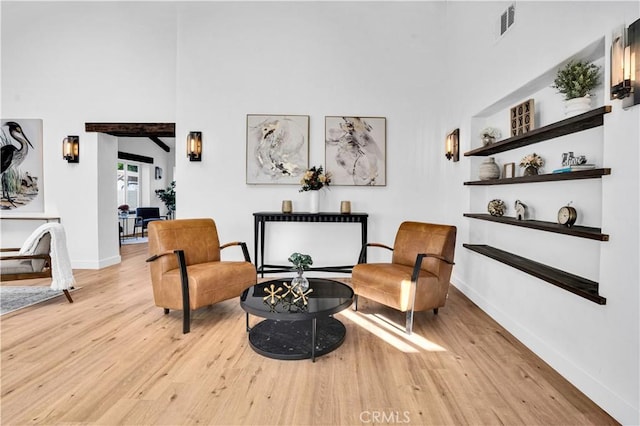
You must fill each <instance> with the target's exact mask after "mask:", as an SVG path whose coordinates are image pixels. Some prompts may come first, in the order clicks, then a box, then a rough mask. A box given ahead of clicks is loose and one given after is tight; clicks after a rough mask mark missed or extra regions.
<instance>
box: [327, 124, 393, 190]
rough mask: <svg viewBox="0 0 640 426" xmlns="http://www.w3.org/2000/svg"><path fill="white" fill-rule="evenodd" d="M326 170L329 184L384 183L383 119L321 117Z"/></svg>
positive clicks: (367, 184)
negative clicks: (323, 131)
mask: <svg viewBox="0 0 640 426" xmlns="http://www.w3.org/2000/svg"><path fill="white" fill-rule="evenodd" d="M324 126H325V150H324V157H325V158H324V159H325V165H326V171H327V172H328V173H329V174H330V175H331V184H332V185H352V186H385V185H386V184H387V177H386V174H387V170H386V161H387V160H386V156H387V154H386V150H387V148H386V145H387V119H386V118H384V117H346V116H339V117H338V116H336V117H333V116H329V117H325V124H324Z"/></svg>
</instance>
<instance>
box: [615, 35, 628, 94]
mask: <svg viewBox="0 0 640 426" xmlns="http://www.w3.org/2000/svg"><path fill="white" fill-rule="evenodd" d="M630 93H631V47H630V46H629V38H628V29H627V28H626V27H622V28H620V32H619V33H617V34H614V36H613V41H612V43H611V99H622V98H626V97H627V96H629V94H630Z"/></svg>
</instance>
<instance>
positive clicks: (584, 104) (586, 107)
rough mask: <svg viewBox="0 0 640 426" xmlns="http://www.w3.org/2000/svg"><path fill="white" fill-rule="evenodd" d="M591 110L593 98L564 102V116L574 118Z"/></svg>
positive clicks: (587, 97) (586, 97) (585, 97)
mask: <svg viewBox="0 0 640 426" xmlns="http://www.w3.org/2000/svg"><path fill="white" fill-rule="evenodd" d="M590 110H591V97H589V96H584V97H582V98H573V99H567V100H566V101H564V115H565V116H566V117H573V116H575V115H579V114H582V113H585V112H587V111H590Z"/></svg>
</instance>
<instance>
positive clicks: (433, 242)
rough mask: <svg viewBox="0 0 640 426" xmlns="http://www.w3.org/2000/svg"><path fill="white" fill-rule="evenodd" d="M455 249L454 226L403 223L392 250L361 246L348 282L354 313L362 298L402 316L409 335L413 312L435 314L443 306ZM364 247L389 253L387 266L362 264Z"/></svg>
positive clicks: (372, 244)
mask: <svg viewBox="0 0 640 426" xmlns="http://www.w3.org/2000/svg"><path fill="white" fill-rule="evenodd" d="M455 245H456V227H455V226H449V225H437V224H431V223H421V222H403V223H402V224H401V225H400V228H399V229H398V232H397V234H396V239H395V242H394V245H393V247H389V246H387V245H384V244H379V243H369V244H366V245H364V246H363V247H362V250H361V252H360V258H359V260H358V264H357V265H356V266H354V267H353V272H352V279H351V284H352V286H353V291H354V293H355V295H356V297H355V309H356V310H357V306H358V296H364V297H366V298H367V299H371V300H374V301H376V302H379V303H382V304H384V305H387V306H390V307H392V308H394V309H397V310H399V311H401V312H406V323H405V330H406V332H407V334H411V332H412V328H413V316H414V312H415V311H425V310H429V309H433V312H434V314H437V313H438V309H439V308H441V307H443V306H444V304H445V301H446V299H447V293H448V291H449V280H450V278H451V271H452V269H453V265H454V263H453V256H454V251H455ZM367 247H381V248H385V249H388V250H391V251H392V252H393V254H392V258H391V262H390V263H364V262H365V260H364V259H365V258H366V254H367V251H366V250H367Z"/></svg>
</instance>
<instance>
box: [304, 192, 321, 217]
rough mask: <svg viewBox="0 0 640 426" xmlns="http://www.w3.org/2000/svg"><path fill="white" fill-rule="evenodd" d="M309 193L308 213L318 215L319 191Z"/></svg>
mask: <svg viewBox="0 0 640 426" xmlns="http://www.w3.org/2000/svg"><path fill="white" fill-rule="evenodd" d="M307 192H308V193H309V212H310V213H318V212H319V211H320V191H318V190H315V191H314V190H311V191H307Z"/></svg>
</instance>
